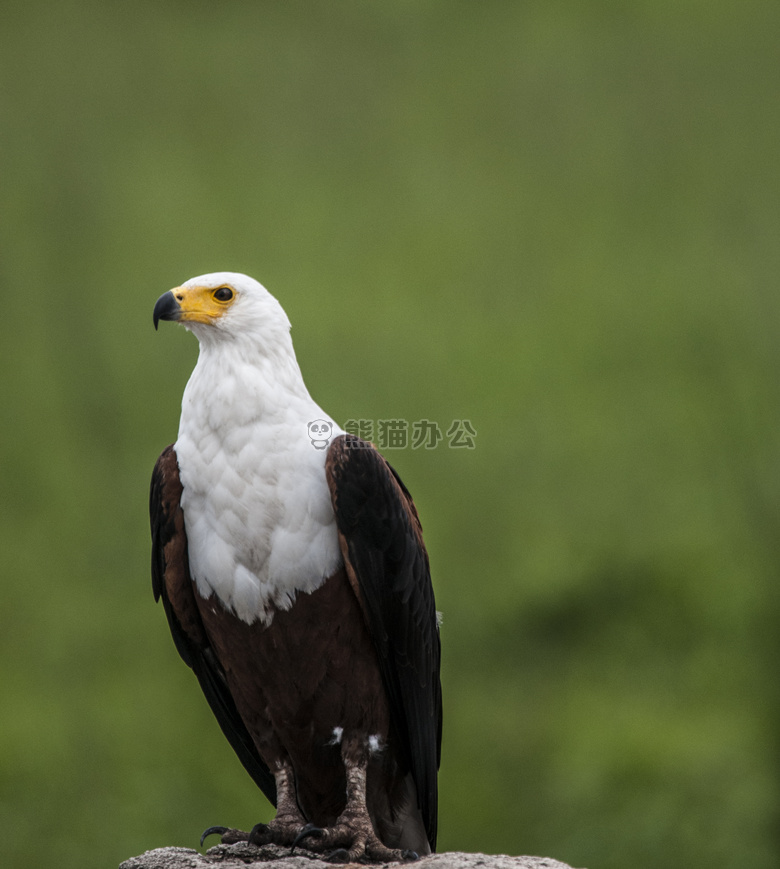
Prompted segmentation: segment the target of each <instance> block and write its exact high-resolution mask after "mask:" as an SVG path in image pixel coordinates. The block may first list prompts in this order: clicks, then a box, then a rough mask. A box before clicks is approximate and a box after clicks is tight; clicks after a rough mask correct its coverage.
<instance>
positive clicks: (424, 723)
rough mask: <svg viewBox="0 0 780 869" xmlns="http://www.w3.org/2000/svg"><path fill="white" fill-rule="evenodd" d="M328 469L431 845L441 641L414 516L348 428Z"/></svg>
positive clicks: (401, 490) (405, 495)
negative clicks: (348, 433) (348, 432)
mask: <svg viewBox="0 0 780 869" xmlns="http://www.w3.org/2000/svg"><path fill="white" fill-rule="evenodd" d="M326 470H327V476H328V485H329V486H330V491H331V497H332V499H333V509H334V511H335V513H336V523H337V525H338V531H339V540H340V543H341V548H342V553H343V555H344V559H345V561H346V563H347V569H348V572H351V573H352V574H353V575H354V577H355V578H356V580H357V584H358V586H359V589H360V593H361V595H362V600H361V603H362V605H363V608H364V612H365V614H366V619H367V621H368V627H369V630H370V632H371V636H372V638H373V641H374V645H375V647H376V650H377V655H378V658H379V666H380V669H381V671H382V679H383V682H384V686H385V690H386V691H387V696H388V699H389V701H390V714H391V719H392V723H393V730H394V732H395V734H396V736H397V738H398V739H399V740H400V743H401V748H402V751H403V753H404V754H405V756H406V760H407V761H408V763H409V768H410V770H411V773H412V776H413V778H414V782H415V786H416V788H417V798H418V802H419V806H420V811H421V813H422V818H423V823H424V824H425V829H426V832H427V834H428V840H429V842H430V844H431V850H432V851H435V850H436V824H437V804H438V791H437V783H436V774H437V771H438V768H439V759H440V752H441V683H440V681H439V662H440V645H439V630H438V625H437V622H436V604H435V601H434V596H433V586H432V585H431V576H430V569H429V566H428V554H427V552H426V551H425V546H424V544H423V540H422V528H421V526H420V520H419V518H418V516H417V511H416V509H415V507H414V503H413V501H412V497H411V495H410V494H409V492H408V491H407V489H406V487H405V486H404V484H403V483H402V482H401V480H400V479H399V477H398V475H397V474H396V473H395V471H394V470H393V469H392V468H391V467H390V465H389V464H388V462H386V461H385V459H384V458H383V457H382V456H381V455H380V454H379V453H378V452H377V451H376V450H375V449H374V447H373V446H372V445H371V444H369V443H367V442H366V441H362V440H360V438H356V437H354V436H352V435H342V436H341V437H338V438H336V440H334V442H333V443H332V444H331V446H330V449H329V451H328V458H327V465H326ZM359 596H360V595H359Z"/></svg>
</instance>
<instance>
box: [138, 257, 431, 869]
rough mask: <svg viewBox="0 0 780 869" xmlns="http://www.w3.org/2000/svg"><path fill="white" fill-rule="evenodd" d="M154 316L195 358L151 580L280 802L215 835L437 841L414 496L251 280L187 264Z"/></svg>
mask: <svg viewBox="0 0 780 869" xmlns="http://www.w3.org/2000/svg"><path fill="white" fill-rule="evenodd" d="M159 320H174V321H177V322H179V323H181V324H182V325H184V326H185V327H186V328H187V329H189V330H190V331H192V332H193V333H194V334H195V335H196V337H197V338H198V341H199V343H200V353H199V356H198V361H197V364H196V366H195V369H194V371H193V372H192V376H191V377H190V380H189V382H188V383H187V387H186V389H185V391H184V398H183V402H182V414H181V422H180V425H179V434H178V439H177V440H176V443H175V444H173V445H172V446H170V447H168V448H167V449H166V450H164V451H163V453H162V455H161V456H160V458H159V459H158V461H157V464H156V466H155V469H154V474H153V477H152V485H151V494H150V515H151V526H152V582H153V586H154V594H155V598H156V599H158V600H159V599H160V598H162V602H163V606H164V607H165V613H166V615H167V617H168V623H169V625H170V629H171V633H172V634H173V640H174V642H175V644H176V648H177V649H178V651H179V654H180V655H181V657H182V658H183V659H184V661H185V663H186V664H188V665H189V666H190V667H191V668H192V669H193V671H194V672H195V675H196V676H197V678H198V681H199V682H200V686H201V688H202V689H203V692H204V694H205V695H206V699H207V700H208V702H209V705H210V706H211V709H212V710H213V712H214V714H215V716H216V718H217V721H218V722H219V724H220V726H221V728H222V731H223V732H224V734H225V736H226V737H227V739H228V741H229V742H230V744H231V746H232V747H233V749H234V750H235V752H236V754H237V755H238V757H239V759H240V760H241V763H242V764H243V765H244V767H245V768H246V770H247V771H248V772H249V774H250V775H251V776H252V778H253V779H254V780H255V782H256V783H257V784H258V786H259V787H260V789H261V790H262V791H263V793H264V794H265V795H266V797H267V798H268V799H269V800H270V801H271V802H272V803H273V804H274V805H275V806H276V808H277V813H276V816H275V818H274V819H273V820H272V821H271V822H270V823H269V824H267V825H266V824H258V825H257V826H256V827H255V828H254V829H253V830H252V831H251V833H242V832H241V831H239V830H234V829H229V828H225V827H214V828H210V829H209V830H207V831H206V833H207V834H208V833H210V832H217V833H220V834H222V837H223V841H224V842H230V841H240V840H244V839H246V840H249V841H251V842H255V843H257V844H262V843H267V842H274V843H277V844H281V845H294V844H298V843H304V842H305V846H306V847H307V848H309V849H314V850H317V851H320V852H322V853H327V854H329V855H330V857H331V858H333V859H335V860H358V859H363V860H365V859H369V860H385V861H386V860H398V859H413V858H414V857H415V856H416V855H422V854H427V853H430V852H431V851H434V850H435V848H436V824H437V782H436V778H437V771H438V768H439V757H440V748H441V684H440V681H439V660H440V646H439V631H438V625H437V616H436V607H435V603H434V596H433V588H432V585H431V579H430V571H429V566H428V555H427V553H426V550H425V546H424V544H423V540H422V529H421V526H420V521H419V519H418V516H417V511H416V509H415V506H414V503H413V501H412V498H411V495H410V494H409V492H408V491H407V489H406V487H405V486H404V484H403V483H402V482H401V480H400V479H399V477H398V475H397V474H396V473H395V471H394V470H393V469H392V468H391V467H390V465H389V464H388V463H387V462H386V461H385V459H384V458H383V457H382V456H381V455H380V454H379V453H378V452H377V451H376V449H374V447H373V446H372V445H371V444H369V443H367V442H366V441H363V440H361V439H359V438H357V437H354V436H352V435H349V434H345V433H344V432H343V431H342V429H340V428H339V426H337V425H336V424H335V423H334V422H333V420H332V419H331V418H330V417H329V416H328V415H327V414H326V413H325V412H324V411H323V410H322V409H321V408H320V407H319V406H318V405H317V404H316V403H315V402H314V401H313V400H312V398H311V396H310V395H309V393H308V391H307V389H306V386H305V385H304V382H303V378H302V377H301V372H300V369H299V367H298V363H297V361H296V358H295V353H294V351H293V345H292V341H291V339H290V322H289V320H288V319H287V316H286V314H285V313H284V311H283V310H282V307H281V306H280V305H279V303H278V302H277V301H276V299H275V298H274V297H273V296H272V295H271V294H270V293H269V292H268V291H267V290H266V289H265V288H264V287H262V286H261V285H260V284H259V283H258V282H257V281H255V280H253V279H252V278H249V277H247V276H246V275H241V274H234V273H232V272H220V273H216V274H209V275H203V276H201V277H197V278H193V279H192V280H189V281H187V282H186V283H185V284H182V286H180V287H177V288H175V289H173V290H171V291H170V292H168V293H165V294H164V295H163V296H161V297H160V299H158V301H157V304H156V305H155V308H154V324H155V328H156V327H157V323H158V321H159ZM313 423H314V424H316V429H315V428H312V429H311V430H310V426H312V424H313ZM312 432H314V434H312ZM326 442H327V443H326ZM204 835H205V834H204Z"/></svg>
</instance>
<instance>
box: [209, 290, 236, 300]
mask: <svg viewBox="0 0 780 869" xmlns="http://www.w3.org/2000/svg"><path fill="white" fill-rule="evenodd" d="M214 298H215V299H216V300H217V301H218V302H229V301H230V300H231V299H232V298H233V290H231V289H230V287H219V288H218V289H216V290H214Z"/></svg>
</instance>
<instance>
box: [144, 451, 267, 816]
mask: <svg viewBox="0 0 780 869" xmlns="http://www.w3.org/2000/svg"><path fill="white" fill-rule="evenodd" d="M181 493H182V485H181V482H180V480H179V466H178V462H177V460H176V452H175V450H174V449H173V447H172V446H170V447H168V448H167V449H165V450H164V451H163V453H162V455H161V456H160V458H159V459H158V460H157V464H156V465H155V466H154V473H153V474H152V485H151V490H150V493H149V518H150V520H151V526H152V589H153V590H154V599H155V600H159V599H160V598H162V602H163V607H164V608H165V614H166V616H167V617H168V624H169V625H170V628H171V634H172V635H173V641H174V643H175V644H176V648H177V649H178V652H179V654H180V655H181V657H182V659H183V660H184V663H185V664H187V666H188V667H191V668H192V670H193V671H194V673H195V675H196V676H197V677H198V682H200V687H201V688H202V689H203V693H204V694H205V695H206V700H208V703H209V706H211V710H212V712H213V713H214V715H215V716H216V717H217V721H218V722H219V726H220V727H221V728H222V732H223V733H224V734H225V736H226V737H227V739H228V742H229V743H230V745H231V746H232V747H233V750H234V751H235V753H236V754H237V755H238V758H239V760H240V761H241V763H242V764H243V765H244V767H245V768H246V770H247V772H248V773H249V775H251V776H252V778H253V779H254V780H255V782H256V783H257V786H258V787H259V788H260V790H262V792H263V793H264V794H265V795H266V797H268V799H269V800H270V801H271V802H272V803H273V804H274V805H276V782H275V781H274V777H273V775H271V772H270V771H269V769H268V767H267V766H266V764H265V763H264V762H263V760H262V759H261V758H260V755H259V754H258V752H257V748H256V747H255V744H254V742H253V741H252V737H251V736H250V735H249V731H248V730H247V729H246V726H245V725H244V722H243V721H242V719H241V716H240V715H239V714H238V710H237V709H236V704H235V703H234V702H233V697H232V696H231V694H230V691H229V690H228V687H227V682H226V681H225V675H224V672H223V670H222V667H221V666H220V664H219V662H218V661H217V658H216V655H215V654H214V652H213V650H212V648H211V645H210V644H209V641H208V637H207V636H206V632H205V630H204V628H203V623H202V621H201V618H200V612H199V611H198V605H197V603H196V601H195V591H194V589H193V585H192V579H191V577H190V567H189V561H188V557H187V535H186V532H185V530H184V515H183V513H182V511H181V506H180V503H179V502H180V499H181Z"/></svg>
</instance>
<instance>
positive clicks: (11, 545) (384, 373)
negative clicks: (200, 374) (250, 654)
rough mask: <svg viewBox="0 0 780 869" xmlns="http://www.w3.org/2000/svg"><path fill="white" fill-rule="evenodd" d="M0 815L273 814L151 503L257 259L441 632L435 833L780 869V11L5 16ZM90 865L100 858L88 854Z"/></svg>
mask: <svg viewBox="0 0 780 869" xmlns="http://www.w3.org/2000/svg"><path fill="white" fill-rule="evenodd" d="M0 18H1V19H2V24H1V26H0V70H1V73H0V87H1V91H0V100H1V103H0V111H1V113H2V114H1V116H0V159H1V161H2V162H1V164H0V173H1V174H0V193H1V194H2V196H1V200H0V201H1V203H2V207H1V208H0V245H1V255H0V291H1V292H2V297H1V298H2V308H1V309H0V310H1V316H0V330H2V334H1V336H0V340H1V342H2V346H1V347H0V354H1V355H0V363H1V364H2V371H3V377H2V393H1V394H2V407H3V413H2V419H1V420H0V426H2V429H1V431H0V456H1V461H2V471H1V473H2V501H1V504H0V509H2V521H1V522H0V558H1V559H2V562H1V572H0V576H1V580H2V607H1V608H0V685H2V700H1V701H0V709H1V711H0V818H1V819H2V830H3V844H2V853H3V862H4V865H9V866H13V867H20V869H26V867H33V866H36V867H37V866H41V865H46V866H55V865H56V866H57V867H60V869H77V867H78V869H84V867H87V869H90V867H95V869H97V867H112V866H116V864H118V863H119V861H120V860H122V859H125V858H127V857H129V856H131V855H134V854H137V853H140V852H142V851H144V850H146V849H148V848H152V847H159V846H163V845H173V844H177V845H188V846H194V845H195V844H196V840H197V836H198V835H199V833H200V831H201V830H203V829H204V828H205V827H206V826H208V825H210V824H215V823H227V824H233V825H237V826H242V827H244V828H247V827H248V826H251V825H252V824H253V823H255V822H256V821H258V820H261V819H267V818H268V817H269V807H268V805H267V804H266V803H265V802H264V800H263V798H262V797H261V795H260V793H259V792H258V791H257V790H256V789H255V787H254V785H253V784H252V783H251V781H250V780H249V778H248V776H247V775H246V774H245V773H244V771H243V770H242V768H241V767H240V765H239V763H238V761H237V760H236V759H235V758H234V756H233V755H232V753H231V751H230V749H229V747H228V745H227V743H226V741H225V740H224V738H223V737H222V735H221V733H220V732H219V729H218V727H217V725H216V724H215V722H214V721H213V720H212V717H211V713H210V712H209V710H208V708H207V706H206V703H205V701H204V700H203V698H202V696H201V694H200V691H199V689H198V686H197V684H196V681H195V679H194V677H193V676H192V674H191V673H190V672H189V671H188V670H187V668H186V667H185V666H184V665H183V664H182V663H181V662H180V660H179V659H178V657H177V655H176V652H175V650H174V647H173V643H172V641H171V639H170V636H169V633H168V628H167V625H166V622H165V617H164V614H163V612H162V609H161V608H160V607H158V606H156V605H155V604H154V603H153V601H152V595H151V588H150V579H149V567H148V564H149V552H148V550H149V537H148V527H147V491H148V488H147V487H148V481H149V476H150V473H151V469H152V466H153V464H154V461H155V459H156V457H157V455H158V454H159V452H160V451H161V449H162V448H163V447H164V446H165V445H166V444H168V443H170V442H171V441H173V440H174V439H175V435H176V430H177V424H178V416H179V405H180V399H181V393H182V389H183V387H184V384H185V382H186V380H187V378H188V376H189V373H190V370H191V368H192V366H193V364H194V361H195V357H196V353H197V348H196V342H195V340H194V339H193V338H192V336H190V335H188V334H186V333H185V332H184V330H181V329H174V328H172V327H166V328H164V329H161V331H160V332H159V333H157V334H155V332H154V331H153V329H152V322H151V313H152V307H153V305H154V302H155V300H156V299H157V297H158V296H159V295H160V294H161V293H162V292H164V291H165V290H167V289H168V288H170V287H172V286H174V285H176V284H178V283H180V282H181V281H183V280H185V279H186V278H188V277H191V276H193V275H197V274H200V273H202V272H206V271H212V270H219V269H230V270H238V271H246V272H248V273H250V274H252V275H254V276H256V277H257V278H258V279H260V280H261V281H262V282H263V283H264V284H265V285H266V286H267V287H268V288H269V289H270V290H271V291H272V292H273V293H274V294H275V295H276V296H277V297H278V298H279V299H280V301H281V302H282V304H283V305H284V307H285V308H286V310H287V312H288V314H289V315H290V318H291V320H292V322H293V337H294V339H295V342H296V347H297V351H298V355H299V359H300V362H301V366H302V369H303V371H304V374H305V376H306V380H307V383H308V386H309V388H310V391H311V392H312V394H313V395H314V397H315V398H316V399H317V400H318V401H319V402H320V403H321V404H322V405H323V406H324V407H325V408H326V409H327V410H328V411H329V412H330V413H331V414H332V415H333V416H334V417H335V418H336V419H337V420H339V421H341V422H344V421H345V420H346V419H348V418H365V419H371V420H378V419H386V418H400V419H406V420H408V421H410V422H411V421H415V420H419V419H422V418H427V419H430V420H433V421H437V422H438V423H439V424H440V425H441V426H442V428H445V427H447V426H448V425H449V424H450V422H451V421H452V420H453V419H468V420H470V421H471V423H472V425H473V426H474V428H475V429H476V431H477V438H476V441H475V445H476V448H475V449H474V450H471V451H470V450H457V449H448V448H447V445H446V441H445V442H444V443H442V444H440V445H439V446H438V448H437V449H435V450H422V449H421V450H411V449H406V450H399V451H395V452H393V453H392V454H391V453H388V456H389V458H390V460H391V461H392V462H393V464H394V465H395V466H396V467H397V469H398V470H399V472H400V473H401V475H402V477H403V478H404V480H405V481H406V483H407V484H408V486H409V488H410V489H411V491H412V492H413V493H414V495H415V499H416V501H417V504H418V506H419V509H420V513H421V516H422V519H423V524H424V527H425V531H426V539H427V543H428V548H429V550H430V554H431V559H432V564H433V568H434V582H435V586H436V592H437V599H438V605H439V608H440V609H442V610H443V611H444V625H443V643H444V664H443V681H444V689H445V736H444V753H443V763H442V771H441V779H440V785H441V812H440V848H441V849H442V850H449V849H470V850H481V851H487V852H493V853H500V852H506V853H510V854H524V853H536V854H545V855H549V856H553V857H557V858H559V859H561V860H565V861H567V862H570V863H571V864H572V865H574V866H587V867H590V869H618V867H629V866H630V867H634V869H644V867H648V869H649V867H653V869H657V867H661V866H663V867H667V866H683V865H685V866H686V867H711V866H718V867H719V869H727V867H737V866H739V867H745V866H750V867H752V869H763V867H770V866H776V865H777V864H778V859H780V815H779V813H778V808H779V802H778V799H779V797H780V794H779V793H778V775H777V773H778V760H779V759H780V758H778V754H780V685H779V684H778V678H777V667H778V657H779V655H778V652H780V648H779V647H780V640H779V639H778V636H779V635H778V631H777V620H778V615H779V614H780V600H779V599H778V581H777V580H778V566H779V565H780V485H779V483H780V479H779V478H780V435H779V434H778V425H779V424H780V389H778V363H779V362H780V358H779V350H778V348H780V341H779V340H778V329H779V327H780V296H779V295H778V292H777V283H778V281H777V276H778V273H779V271H780V196H779V195H778V194H779V193H780V184H778V181H779V179H778V174H779V172H778V166H779V165H780V157H779V155H780V87H779V86H780V48H778V46H780V5H778V4H777V3H776V2H775V0H771V2H761V0H740V2H736V0H732V2H721V3H705V2H700V0H676V2H666V0H636V2H623V3H619V2H614V0H587V2H585V0H531V2H508V0H507V2H491V0H487V2H479V3H462V2H449V3H447V2H440V0H419V2H415V3H412V2H404V0H384V2H382V3H379V2H370V0H364V2H357V0H353V2H348V0H331V2H327V3H325V2H322V3H314V2H309V3H301V2H297V0H293V2H286V3H270V2H249V0H243V2H241V0H228V2H223V3H219V4H216V3H206V2H191V3H184V2H173V0H166V2H151V0H140V2H135V3H132V4H130V3H119V2H107V0H103V2H89V0H76V2H74V0H61V2H58V3H56V4H49V3H46V4H44V3H42V2H40V0H33V2H29V0H28V2H24V3H22V2H16V0H10V2H6V3H4V5H3V10H2V13H0ZM85 854H86V855H87V856H86V857H85Z"/></svg>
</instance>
